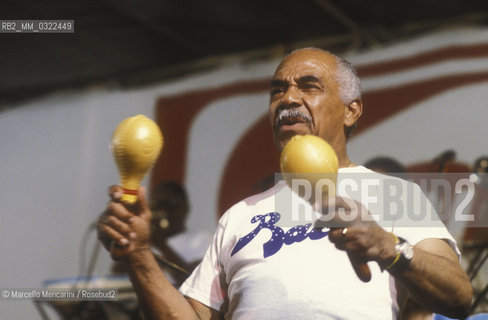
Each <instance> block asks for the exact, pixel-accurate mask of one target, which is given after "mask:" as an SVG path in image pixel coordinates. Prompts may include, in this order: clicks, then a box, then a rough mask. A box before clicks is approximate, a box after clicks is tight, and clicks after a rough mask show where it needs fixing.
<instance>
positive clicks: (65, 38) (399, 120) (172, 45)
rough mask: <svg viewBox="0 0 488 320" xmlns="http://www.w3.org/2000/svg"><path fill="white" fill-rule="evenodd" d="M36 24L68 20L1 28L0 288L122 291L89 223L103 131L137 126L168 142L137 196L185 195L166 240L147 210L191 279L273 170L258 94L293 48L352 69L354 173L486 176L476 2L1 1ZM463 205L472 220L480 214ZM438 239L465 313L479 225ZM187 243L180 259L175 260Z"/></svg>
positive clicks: (107, 135)
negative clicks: (229, 214)
mask: <svg viewBox="0 0 488 320" xmlns="http://www.w3.org/2000/svg"><path fill="white" fill-rule="evenodd" d="M43 19H59V20H74V33H63V34H61V33H58V34H53V33H35V34H34V33H26V32H22V33H0V170H1V171H0V172H1V182H2V183H1V184H0V288H40V287H43V286H45V285H49V284H52V283H58V284H59V283H61V284H63V285H71V284H72V283H74V282H76V281H77V280H79V276H82V277H84V276H86V275H87V274H89V275H90V277H91V278H92V279H98V280H100V281H101V282H103V281H105V282H104V283H108V284H107V286H110V285H114V283H117V285H120V286H121V287H120V288H126V287H125V286H126V285H127V283H126V282H124V281H125V280H126V279H125V278H123V277H122V278H114V277H112V276H113V275H114V274H118V271H120V270H118V271H117V270H116V268H114V266H113V265H112V261H111V260H110V257H109V255H108V254H107V253H106V252H105V251H104V250H100V251H98V250H99V247H97V245H96V235H95V231H94V222H95V221H96V219H97V217H98V216H99V215H100V213H101V212H102V210H103V209H104V207H105V205H106V203H107V201H108V196H107V188H108V186H109V185H112V184H117V183H118V182H119V180H118V179H119V178H118V173H117V170H116V167H115V165H114V162H113V159H112V155H111V152H110V150H109V144H110V139H111V135H112V132H113V130H114V129H115V127H116V126H117V124H118V123H119V122H120V121H121V120H123V119H125V118H126V117H129V116H133V115H136V114H144V115H146V116H148V117H150V118H152V119H154V120H155V121H156V122H157V123H158V124H159V125H160V126H161V129H162V131H163V133H164V136H165V139H166V141H165V147H164V150H163V154H162V156H161V157H160V159H159V161H158V162H157V164H156V166H155V168H154V170H153V171H152V173H151V174H150V175H148V177H147V178H146V179H145V180H144V184H145V185H146V186H148V187H149V189H150V190H151V196H152V197H153V198H154V199H156V191H155V190H159V189H158V188H157V186H158V185H159V184H160V182H164V181H171V182H173V183H175V184H177V185H179V186H181V187H182V188H183V190H184V191H185V192H186V193H187V196H185V198H184V199H185V202H186V204H185V205H184V206H183V205H181V206H183V207H184V210H183V211H188V216H187V217H186V213H185V215H184V216H185V218H186V221H185V227H184V228H179V229H178V232H168V230H169V229H168V228H169V227H168V225H169V226H173V225H177V224H178V223H180V222H178V223H176V222H172V220H171V218H170V217H169V215H170V214H168V213H167V212H171V210H173V209H175V208H176V206H177V204H176V202H175V200H174V197H172V199H173V200H171V201H169V200H168V201H162V202H160V205H161V206H162V207H164V210H163V209H161V210H163V211H164V212H166V213H164V214H162V215H161V216H158V217H159V218H158V220H157V221H156V222H155V225H156V226H159V227H160V229H161V230H164V232H165V233H164V236H163V237H165V239H167V240H164V241H163V242H164V245H161V246H159V250H160V253H162V256H166V257H168V256H171V254H172V253H171V252H173V253H174V252H177V253H178V257H175V256H171V257H172V258H173V259H172V260H173V261H174V260H175V259H177V260H178V259H179V258H181V260H178V261H181V263H180V264H185V262H187V265H186V267H188V268H190V269H191V267H192V265H193V264H192V263H193V262H194V261H196V260H198V258H199V257H200V255H201V252H202V251H203V250H204V249H202V248H201V247H206V244H207V243H208V241H209V237H210V235H211V234H212V232H213V229H214V227H215V225H216V221H217V219H218V217H219V216H220V215H221V214H222V213H223V212H224V211H225V210H226V209H227V208H229V206H230V205H232V204H233V203H235V202H236V201H238V200H240V199H242V198H244V197H246V196H248V195H251V194H254V193H256V192H259V191H261V190H264V189H265V188H267V187H268V186H270V183H272V182H273V173H274V172H278V171H279V164H278V156H279V155H278V154H277V151H276V150H275V149H274V146H273V144H272V140H271V130H270V125H269V123H268V119H267V105H268V83H269V80H270V79H271V76H272V74H273V72H274V69H275V68H276V66H277V64H278V63H279V61H280V59H281V58H282V57H283V56H284V55H285V54H286V53H288V52H289V51H291V50H293V49H296V48H300V47H306V46H315V47H320V48H323V49H327V50H330V51H332V52H333V53H336V54H338V55H340V56H342V57H344V58H346V59H348V60H350V61H351V62H353V63H354V64H355V65H356V66H357V67H358V71H359V75H360V77H361V79H362V86H363V101H364V107H365V110H364V115H363V117H362V118H361V120H360V122H359V124H358V127H357V128H356V130H355V131H354V133H353V135H352V138H351V140H350V142H349V146H348V150H349V153H350V156H351V158H352V160H353V161H354V162H356V163H358V164H363V163H366V162H367V161H369V160H371V159H374V158H376V157H379V156H381V157H388V158H391V159H394V160H396V161H397V162H399V163H400V164H401V165H402V167H403V168H405V170H407V171H415V172H463V173H468V174H470V173H472V172H474V171H480V172H482V171H484V170H486V167H487V166H488V165H487V163H488V160H486V159H488V158H487V156H488V139H487V136H488V134H487V119H488V102H487V101H488V90H487V88H488V4H487V2H486V1H484V0H470V1H469V0H443V1H440V0H422V1H420V0H412V1H408V2H401V1H386V0H377V1H368V2H366V1H357V0H341V1H338V0H305V1H286V0H285V1H283V0H282V1H277V0H264V1H256V0H247V1H243V0H237V1H222V0H209V1H196V0H180V1H174V0H166V1H155V0H142V1H134V0H125V1H115V0H102V1H91V0H85V1H81V0H73V1H69V0H68V1H60V0H57V1H56V0H47V1H42V2H40V1H22V0H17V1H9V0H4V1H2V2H1V3H0V20H43ZM484 160H486V161H485V162H484ZM480 185H481V184H480ZM482 199H488V198H487V197H485V198H482ZM161 203H163V204H161ZM154 206H159V205H158V204H157V201H155V202H154ZM181 206H180V207H178V208H180V209H181V208H182V207H181ZM154 208H155V209H157V210H159V209H158V208H160V207H158V208H156V207H154ZM475 209H476V214H479V215H484V216H488V205H487V204H486V203H485V202H484V201H481V204H479V205H477V206H476V207H475ZM165 210H166V211H165ZM473 210H474V209H473ZM175 212H180V211H178V210H176V209H175ZM165 219H166V220H167V221H166V220H165ZM165 221H166V222H165ZM165 226H166V227H165ZM451 231H452V232H453V234H454V235H455V237H456V239H457V240H458V242H459V246H460V247H461V248H465V250H466V251H467V252H466V255H465V256H466V258H465V260H464V261H463V264H464V265H465V267H466V269H467V270H468V269H469V270H470V273H471V275H472V278H473V285H474V286H475V288H476V294H477V296H478V297H479V304H478V307H477V310H476V311H477V312H479V311H485V312H486V311H487V307H486V284H487V283H488V280H487V277H486V275H487V270H486V268H487V266H486V265H484V264H482V262H483V261H484V260H486V255H487V253H486V251H487V249H486V248H487V246H486V242H487V240H488V239H486V238H487V232H485V231H486V229H483V230H482V231H481V232H475V233H470V234H469V236H468V235H467V234H466V232H465V230H464V229H459V228H457V229H455V230H454V229H453V230H451ZM473 234H474V235H473ZM178 235H179V237H177V236H178ZM189 243H193V244H194V246H193V247H192V248H193V249H194V250H193V251H192V252H186V251H185V250H184V249H182V248H187V247H189ZM168 247H170V248H171V252H169V251H165V250H168ZM468 251H469V252H468ZM478 265H479V268H478ZM122 273H123V272H122ZM176 278H177V276H176ZM124 279H125V280H124ZM119 280H120V281H119ZM56 281H58V282H56ZM110 281H116V282H110ZM117 281H119V282H117ZM483 290H485V291H483ZM483 297H485V298H483ZM40 308H41V309H40ZM57 308H58V309H57V310H58V311H55V310H54V308H53V306H39V305H36V304H34V303H32V302H31V301H5V300H0V314H2V318H3V319H42V318H49V319H59V318H60V317H62V315H63V312H59V310H60V308H59V306H57ZM128 308H129V309H130V306H129V307H128ZM61 309H62V308H61ZM119 311H120V310H119ZM103 312H104V313H105V315H104V317H106V318H110V315H107V314H106V313H107V311H106V310H104V311H103ZM87 314H88V313H87V312H85V313H83V312H81V311H80V312H79V313H77V314H76V315H70V316H66V313H65V318H73V319H75V318H76V317H78V318H83V317H84V318H89V316H88V315H87ZM111 314H112V315H113V314H117V313H116V312H115V311H114V312H113V313H111ZM128 314H129V312H128V311H127V312H125V311H124V312H119V313H118V314H117V315H116V316H112V318H113V319H125V318H131V317H134V316H133V315H128ZM95 318H96V317H95ZM98 318H100V316H98Z"/></svg>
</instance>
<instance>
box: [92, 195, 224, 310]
mask: <svg viewBox="0 0 488 320" xmlns="http://www.w3.org/2000/svg"><path fill="white" fill-rule="evenodd" d="M109 193H110V196H111V198H112V200H111V201H110V202H109V204H108V206H107V209H106V210H105V212H104V213H103V215H102V216H101V217H100V219H99V221H98V225H97V228H98V237H99V239H100V241H102V243H103V245H104V246H105V248H107V250H109V251H110V254H111V256H112V258H113V259H114V260H119V259H121V260H122V261H123V262H124V263H125V265H126V267H127V270H128V272H129V276H130V279H131V282H132V284H133V285H134V288H135V290H136V293H137V296H138V299H139V303H140V305H141V307H142V309H143V311H144V313H145V315H146V317H147V318H148V319H219V317H220V314H219V312H218V311H216V310H214V309H211V308H209V307H207V306H205V305H203V304H201V303H200V302H198V301H196V300H192V299H188V300H187V299H186V298H185V297H184V296H183V295H181V294H180V293H179V292H178V290H177V289H176V288H175V287H173V285H171V283H170V282H169V281H168V279H167V278H166V276H165V275H164V273H163V272H162V270H161V269H160V267H159V265H158V264H157V262H156V260H155V258H154V255H153V254H152V252H151V250H150V245H149V238H150V237H149V236H150V227H149V223H150V220H151V211H150V209H149V207H148V205H147V200H146V194H145V189H144V187H141V188H140V189H139V192H138V201H137V203H136V204H135V205H134V206H127V205H125V204H123V203H121V202H120V201H119V199H120V197H121V195H122V190H121V188H119V187H111V188H110V190H109Z"/></svg>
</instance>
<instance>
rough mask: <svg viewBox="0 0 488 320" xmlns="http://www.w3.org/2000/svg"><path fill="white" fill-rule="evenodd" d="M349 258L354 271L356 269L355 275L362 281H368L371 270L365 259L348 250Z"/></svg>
mask: <svg viewBox="0 0 488 320" xmlns="http://www.w3.org/2000/svg"><path fill="white" fill-rule="evenodd" d="M347 255H348V256H349V260H350V261H351V264H352V267H353V269H354V271H356V274H357V276H358V277H359V279H361V280H362V281H363V282H369V281H370V280H371V270H370V269H369V266H368V264H367V263H366V261H364V260H362V259H359V258H358V257H357V256H355V255H354V254H352V253H350V252H348V253H347Z"/></svg>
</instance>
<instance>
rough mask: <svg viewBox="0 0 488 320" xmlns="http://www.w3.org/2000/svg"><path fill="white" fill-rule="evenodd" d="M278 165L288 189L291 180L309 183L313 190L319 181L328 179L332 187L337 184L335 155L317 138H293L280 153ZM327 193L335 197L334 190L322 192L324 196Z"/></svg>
mask: <svg viewBox="0 0 488 320" xmlns="http://www.w3.org/2000/svg"><path fill="white" fill-rule="evenodd" d="M280 165H281V172H282V173H283V178H284V179H285V180H286V182H287V183H288V185H289V186H290V187H292V181H293V179H305V180H308V181H310V183H311V184H312V188H313V189H314V190H315V187H316V185H317V183H318V182H319V181H320V180H321V179H330V180H331V181H332V183H333V185H334V186H335V184H336V182H337V171H338V168H339V161H338V159H337V155H336V153H335V151H334V149H333V148H332V147H331V146H330V144H328V143H327V142H326V141H325V140H324V139H322V138H320V137H317V136H313V135H304V136H302V135H296V136H293V137H292V138H291V139H290V141H288V143H287V144H286V145H285V147H284V148H283V151H282V152H281V159H280ZM329 192H331V193H332V194H334V195H335V190H328V188H325V189H324V190H323V194H324V195H325V194H328V193H329Z"/></svg>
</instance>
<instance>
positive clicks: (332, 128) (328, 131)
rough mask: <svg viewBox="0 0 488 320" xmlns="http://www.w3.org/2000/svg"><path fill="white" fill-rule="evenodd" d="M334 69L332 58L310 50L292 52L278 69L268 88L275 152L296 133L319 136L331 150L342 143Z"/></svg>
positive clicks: (340, 108) (341, 111)
mask: <svg viewBox="0 0 488 320" xmlns="http://www.w3.org/2000/svg"><path fill="white" fill-rule="evenodd" d="M335 69H336V61H335V58H334V57H333V56H331V55H329V54H326V53H324V52H320V51H314V50H301V51H297V52H294V53H293V54H291V55H290V56H288V57H287V58H286V59H285V60H284V61H282V63H281V64H280V65H279V66H278V69H277V70H276V72H275V74H274V77H273V81H272V82H271V87H270V104H269V114H270V120H271V125H272V127H273V135H274V141H275V144H276V146H277V148H278V149H279V150H282V149H283V147H284V146H285V144H286V143H287V142H288V140H290V138H291V137H293V136H294V135H296V134H300V135H305V134H313V135H316V136H319V137H322V138H323V139H325V140H326V141H327V142H329V143H330V144H331V145H332V147H333V148H334V149H336V148H337V147H338V146H339V145H340V144H341V143H343V141H345V139H344V117H345V108H344V105H343V104H342V101H341V99H340V97H339V92H338V85H337V83H336V81H335V80H334V77H333V74H334V72H335ZM336 150H337V149H336Z"/></svg>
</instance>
